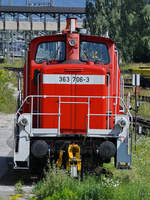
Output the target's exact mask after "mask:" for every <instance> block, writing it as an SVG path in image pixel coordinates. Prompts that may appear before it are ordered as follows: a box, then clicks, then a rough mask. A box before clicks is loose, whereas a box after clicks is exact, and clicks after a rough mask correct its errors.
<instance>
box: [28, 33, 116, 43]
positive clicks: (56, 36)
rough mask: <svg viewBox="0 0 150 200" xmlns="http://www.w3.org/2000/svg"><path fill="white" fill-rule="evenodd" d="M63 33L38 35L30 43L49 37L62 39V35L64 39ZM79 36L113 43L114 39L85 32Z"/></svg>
mask: <svg viewBox="0 0 150 200" xmlns="http://www.w3.org/2000/svg"><path fill="white" fill-rule="evenodd" d="M65 35H66V34H55V35H46V36H40V37H37V38H34V39H33V40H31V43H37V42H38V41H41V42H42V41H46V40H47V39H48V38H50V37H55V38H57V39H58V40H62V39H63V37H62V36H64V39H65ZM80 36H81V37H82V39H83V40H84V38H85V40H90V41H93V42H94V40H95V39H99V42H104V43H109V44H114V41H113V40H112V39H111V38H107V37H102V36H98V35H86V34H80ZM92 39H93V40H92ZM31 43H30V44H31Z"/></svg>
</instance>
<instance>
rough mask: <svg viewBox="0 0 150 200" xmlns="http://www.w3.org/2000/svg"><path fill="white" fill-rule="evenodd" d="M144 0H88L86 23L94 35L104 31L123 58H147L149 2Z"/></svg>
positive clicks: (142, 59)
mask: <svg viewBox="0 0 150 200" xmlns="http://www.w3.org/2000/svg"><path fill="white" fill-rule="evenodd" d="M146 2H147V1H146V0H141V1H139V0H135V1H131V0H122V1H118V0H115V1H114V0H113V1H107V0H87V3H86V10H87V23H88V26H89V29H90V31H91V33H92V34H94V35H96V34H97V35H104V34H105V33H106V32H108V33H109V36H110V37H111V38H112V39H113V40H114V41H115V43H116V45H117V47H118V48H119V50H120V52H121V56H122V58H123V61H125V62H131V61H138V62H139V61H143V62H144V61H145V62H148V61H150V53H149V52H150V48H149V45H150V42H149V40H150V38H149V31H150V30H149V29H150V28H149V27H150V5H147V4H146Z"/></svg>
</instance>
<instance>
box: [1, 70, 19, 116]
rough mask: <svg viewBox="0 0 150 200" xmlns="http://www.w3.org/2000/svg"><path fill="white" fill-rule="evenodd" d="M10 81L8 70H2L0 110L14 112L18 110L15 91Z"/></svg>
mask: <svg viewBox="0 0 150 200" xmlns="http://www.w3.org/2000/svg"><path fill="white" fill-rule="evenodd" d="M9 81H10V78H9V77H8V74H7V72H6V71H5V70H0V112H7V113H13V112H15V110H16V100H15V97H14V96H13V93H14V91H13V89H11V88H9Z"/></svg>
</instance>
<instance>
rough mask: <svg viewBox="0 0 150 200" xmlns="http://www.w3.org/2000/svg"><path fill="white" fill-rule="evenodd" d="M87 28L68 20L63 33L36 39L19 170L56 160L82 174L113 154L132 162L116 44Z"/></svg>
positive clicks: (21, 123) (19, 139)
mask: <svg viewBox="0 0 150 200" xmlns="http://www.w3.org/2000/svg"><path fill="white" fill-rule="evenodd" d="M81 32H82V30H78V29H77V20H76V19H75V18H68V19H67V27H66V29H65V30H63V32H62V34H57V35H50V36H42V37H38V38H35V39H33V40H32V41H31V43H30V46H29V51H28V54H27V58H26V64H25V66H24V87H23V100H22V104H21V105H19V109H18V111H17V114H16V116H17V117H16V129H15V149H14V165H15V167H14V168H15V169H36V168H41V167H42V166H43V163H45V162H46V161H47V160H48V159H49V160H50V162H51V163H56V166H58V167H62V168H65V169H67V170H68V171H70V173H71V175H72V176H78V173H81V172H86V171H92V170H95V169H97V168H99V167H101V166H102V165H103V163H105V162H106V163H108V162H110V161H111V158H112V157H114V165H115V167H117V168H119V167H120V166H121V165H124V166H127V167H130V165H131V149H132V148H131V147H130V146H129V137H130V136H132V134H129V126H130V118H131V115H130V112H129V111H128V110H127V109H126V106H125V104H124V101H123V79H122V78H121V77H122V76H121V75H120V70H119V65H118V53H117V51H116V49H115V44H114V42H113V41H112V40H111V39H110V38H104V37H100V36H90V35H87V34H82V33H81ZM131 143H132V142H131Z"/></svg>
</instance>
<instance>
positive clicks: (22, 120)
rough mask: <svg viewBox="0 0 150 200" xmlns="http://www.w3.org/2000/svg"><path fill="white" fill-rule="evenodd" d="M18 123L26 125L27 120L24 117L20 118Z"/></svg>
mask: <svg viewBox="0 0 150 200" xmlns="http://www.w3.org/2000/svg"><path fill="white" fill-rule="evenodd" d="M20 124H21V125H22V126H26V125H27V124H28V120H27V119H26V118H22V119H21V120H20Z"/></svg>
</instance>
